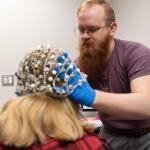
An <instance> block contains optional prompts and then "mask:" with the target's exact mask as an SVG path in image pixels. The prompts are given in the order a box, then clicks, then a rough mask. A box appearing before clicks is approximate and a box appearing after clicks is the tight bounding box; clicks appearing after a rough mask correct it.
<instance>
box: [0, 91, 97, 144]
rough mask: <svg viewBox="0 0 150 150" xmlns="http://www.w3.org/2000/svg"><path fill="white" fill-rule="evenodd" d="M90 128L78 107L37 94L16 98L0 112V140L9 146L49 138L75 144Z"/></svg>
mask: <svg viewBox="0 0 150 150" xmlns="http://www.w3.org/2000/svg"><path fill="white" fill-rule="evenodd" d="M94 128H95V127H93V126H91V125H88V124H87V123H85V121H84V120H83V119H82V117H81V114H80V106H79V104H77V103H74V102H72V101H71V100H69V99H68V98H64V99H55V98H52V97H50V96H47V95H43V94H40V93H39V94H38V93H36V94H32V95H26V96H20V97H16V98H14V99H12V100H10V101H8V102H7V103H6V104H5V105H4V107H3V108H2V109H1V112H0V131H1V132H0V141H1V142H2V143H3V144H5V145H9V146H15V147H28V146H30V145H32V144H34V143H37V142H40V143H45V142H46V140H47V139H48V138H49V137H52V138H55V139H58V140H62V141H75V140H77V139H79V138H81V137H82V136H83V135H84V134H85V132H92V131H93V129H94Z"/></svg>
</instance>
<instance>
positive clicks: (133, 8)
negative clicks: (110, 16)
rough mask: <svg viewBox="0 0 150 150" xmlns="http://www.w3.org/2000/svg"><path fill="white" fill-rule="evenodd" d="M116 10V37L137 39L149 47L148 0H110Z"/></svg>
mask: <svg viewBox="0 0 150 150" xmlns="http://www.w3.org/2000/svg"><path fill="white" fill-rule="evenodd" d="M111 4H112V6H113V8H114V9H115V12H116V18H117V22H118V31H117V34H116V37H119V38H122V39H127V40H134V41H139V42H142V43H144V44H145V45H147V46H148V47H150V19H149V18H150V1H149V0H111Z"/></svg>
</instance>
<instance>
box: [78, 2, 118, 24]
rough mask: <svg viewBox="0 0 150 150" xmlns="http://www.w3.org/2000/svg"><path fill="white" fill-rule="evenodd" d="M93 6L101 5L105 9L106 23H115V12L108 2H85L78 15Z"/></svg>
mask: <svg viewBox="0 0 150 150" xmlns="http://www.w3.org/2000/svg"><path fill="white" fill-rule="evenodd" d="M93 5H101V6H103V7H104V10H105V23H106V24H107V25H108V24H111V23H112V22H115V20H116V19H115V12H114V10H113V8H112V7H111V6H110V4H109V3H108V2H106V1H105V0H85V1H84V2H83V3H82V4H81V6H80V7H79V9H78V11H77V15H78V14H79V13H80V11H81V10H82V9H83V8H89V7H91V6H93Z"/></svg>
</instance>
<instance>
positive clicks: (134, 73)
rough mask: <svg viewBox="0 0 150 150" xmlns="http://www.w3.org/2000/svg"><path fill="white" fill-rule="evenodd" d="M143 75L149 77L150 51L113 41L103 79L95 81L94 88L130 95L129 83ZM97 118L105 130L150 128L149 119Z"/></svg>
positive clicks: (125, 42)
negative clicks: (113, 44)
mask: <svg viewBox="0 0 150 150" xmlns="http://www.w3.org/2000/svg"><path fill="white" fill-rule="evenodd" d="M145 75H150V49H149V48H147V47H146V46H144V45H142V44H140V43H136V42H131V41H123V40H119V39H115V47H114V49H113V52H112V55H111V57H110V61H109V64H108V66H107V69H106V70H105V73H104V78H103V79H102V81H99V82H97V81H96V86H95V87H94V88H96V89H99V90H102V91H106V92H111V93H130V92H131V90H130V81H131V80H133V79H135V78H137V77H141V76H145ZM141 86H143V85H141ZM120 101H121V99H120ZM99 116H100V118H101V120H102V122H103V124H104V126H105V127H107V128H120V129H133V128H134V129H135V128H146V127H150V118H147V119H143V120H124V119H120V118H116V117H114V116H110V115H107V114H103V113H101V112H99Z"/></svg>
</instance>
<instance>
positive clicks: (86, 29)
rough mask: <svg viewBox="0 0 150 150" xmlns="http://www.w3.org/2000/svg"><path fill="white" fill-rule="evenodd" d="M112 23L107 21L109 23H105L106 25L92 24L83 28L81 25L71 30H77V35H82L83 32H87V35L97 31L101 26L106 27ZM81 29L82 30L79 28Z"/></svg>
mask: <svg viewBox="0 0 150 150" xmlns="http://www.w3.org/2000/svg"><path fill="white" fill-rule="evenodd" d="M111 24H112V23H109V24H107V25H105V26H103V27H98V26H97V27H96V26H95V27H94V26H89V27H86V28H83V27H80V28H79V27H77V28H75V29H74V30H73V31H74V32H75V33H76V32H78V33H79V35H83V34H85V33H86V34H88V35H91V34H94V33H96V32H98V31H99V30H101V29H103V28H106V27H108V26H110V25H111ZM81 29H82V30H81Z"/></svg>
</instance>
